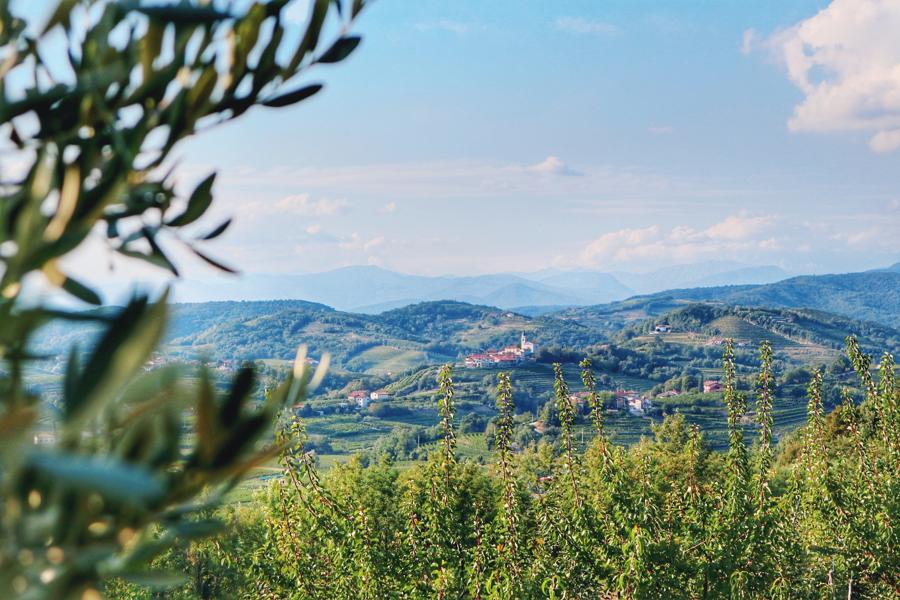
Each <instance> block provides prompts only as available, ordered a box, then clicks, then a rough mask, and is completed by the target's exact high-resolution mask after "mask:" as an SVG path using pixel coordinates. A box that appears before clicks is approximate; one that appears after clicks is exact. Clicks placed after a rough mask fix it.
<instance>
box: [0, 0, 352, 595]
mask: <svg viewBox="0 0 900 600" xmlns="http://www.w3.org/2000/svg"><path fill="white" fill-rule="evenodd" d="M9 4H10V3H8V2H5V1H3V2H0V123H2V127H0V131H2V135H3V136H4V138H5V142H4V145H5V146H6V147H7V148H10V149H11V151H10V152H8V153H7V154H6V156H4V159H6V158H7V157H8V158H9V160H8V161H6V164H4V165H3V166H4V167H6V168H5V169H4V170H3V171H2V172H0V176H2V181H0V359H2V360H3V365H2V367H0V498H2V502H0V597H4V598H7V597H14V596H23V597H29V598H63V597H69V596H70V595H74V596H79V595H81V594H85V595H86V596H85V597H90V596H91V595H92V594H95V593H96V590H97V589H99V588H100V587H101V586H102V582H103V581H104V580H107V579H109V578H110V577H114V576H121V577H128V578H132V579H134V580H136V581H137V580H139V581H141V582H143V583H147V584H162V583H165V582H168V581H169V580H170V578H167V577H159V578H156V579H154V578H152V577H149V576H148V575H147V574H146V573H142V572H141V569H142V568H143V566H144V565H146V564H147V562H148V561H149V560H150V559H151V558H152V557H153V556H155V555H157V554H159V553H160V552H162V551H163V550H165V549H166V548H167V547H169V546H171V545H173V544H175V543H179V544H180V543H185V542H188V541H190V540H193V539H196V538H199V537H203V536H206V535H210V534H212V533H214V532H215V531H216V530H217V525H216V524H215V523H214V522H212V521H203V520H200V521H198V520H196V519H195V518H194V515H196V514H197V513H198V511H202V510H203V509H206V508H207V507H209V506H211V505H214V504H215V503H216V501H217V500H218V499H220V498H221V495H222V493H224V491H226V490H227V489H228V488H229V486H231V485H233V484H234V482H235V481H237V479H238V478H240V477H241V475H243V474H244V473H246V471H247V470H248V469H250V468H252V467H253V466H254V465H257V464H259V463H260V462H262V461H265V460H268V459H269V458H271V457H274V456H275V455H276V454H277V453H278V450H279V448H280V446H279V445H277V444H275V445H273V444H263V445H262V446H260V445H259V443H261V442H263V437H264V436H265V435H267V433H268V432H269V431H270V430H271V428H270V424H271V422H272V420H273V419H274V417H275V415H276V413H278V411H280V410H281V408H282V407H283V406H284V405H285V404H287V403H292V402H296V401H297V400H298V399H300V398H302V397H303V394H304V393H305V391H306V389H307V383H310V382H308V381H307V379H308V378H309V376H308V374H307V373H305V371H304V366H305V365H304V364H303V363H300V364H297V365H295V370H294V373H293V375H292V376H290V377H289V378H288V380H287V381H286V382H284V383H283V384H282V385H281V386H280V387H279V388H278V389H277V390H276V391H274V392H273V393H272V394H270V396H269V398H268V400H267V401H266V402H264V403H262V405H260V406H253V404H254V402H253V401H252V397H253V390H254V375H253V372H252V371H250V370H248V369H244V370H241V371H240V372H239V373H238V374H237V375H236V376H235V378H234V379H233V381H232V382H231V385H230V388H229V390H228V391H227V392H224V393H220V392H218V391H217V386H216V385H215V384H214V382H213V380H212V376H211V375H210V374H209V373H208V372H207V371H205V370H203V369H201V371H200V373H199V374H196V380H197V381H196V383H191V382H189V381H188V378H189V377H190V376H192V375H193V374H189V373H186V372H185V371H184V370H183V369H181V368H179V367H166V368H164V369H159V370H156V371H153V372H151V373H147V374H143V373H142V369H143V366H144V364H145V362H146V361H147V359H148V358H149V356H150V353H151V352H152V351H153V350H154V348H155V347H156V346H157V344H158V343H159V341H160V339H161V336H162V334H163V331H164V327H165V323H166V318H165V317H166V312H167V307H166V296H165V295H163V296H162V297H161V298H159V299H158V300H157V301H156V302H152V303H151V302H150V301H148V299H147V298H146V297H135V298H134V299H133V300H131V301H130V302H129V303H128V304H127V306H125V307H124V308H121V309H118V308H105V309H102V310H96V311H91V312H81V311H70V310H59V309H55V310H51V309H49V308H45V307H43V306H40V305H38V306H35V305H34V304H33V303H32V304H26V303H25V302H24V301H23V299H22V296H23V285H24V284H25V282H26V280H27V279H30V278H31V276H32V275H34V274H38V273H39V274H41V275H43V278H44V279H45V280H46V282H47V283H49V284H50V285H51V286H56V287H58V288H59V289H60V290H62V291H63V292H64V293H66V294H68V295H71V296H73V297H74V298H77V299H78V300H81V301H83V302H86V303H88V304H94V305H97V304H100V303H101V299H100V297H99V295H98V294H97V293H96V292H95V291H94V290H92V289H91V288H90V287H88V285H86V284H85V283H83V282H80V281H77V280H76V279H74V278H73V277H72V276H71V275H70V274H69V273H67V272H66V270H65V267H64V266H63V265H64V259H65V258H66V257H67V256H68V255H70V254H71V253H72V252H73V251H74V250H76V249H77V248H79V247H80V246H82V245H83V244H85V243H86V242H87V241H88V240H89V238H92V237H93V238H97V239H99V240H100V241H101V242H102V243H103V244H105V245H106V247H107V248H108V249H109V250H110V251H111V252H113V253H115V254H118V255H121V256H124V257H127V258H130V259H139V260H143V261H147V262H149V263H150V264H152V265H155V266H158V267H162V268H164V269H166V270H168V271H170V272H171V273H172V274H174V275H176V276H177V275H178V272H179V269H178V267H177V266H176V264H175V262H174V260H173V259H172V254H171V247H172V246H173V244H178V245H180V246H182V247H184V248H186V249H187V250H188V251H191V252H193V253H194V254H195V255H196V256H197V257H199V258H200V259H202V260H204V261H206V262H207V263H209V264H210V265H212V266H213V267H217V268H220V269H223V270H226V271H227V270H230V268H229V267H226V266H225V265H222V264H221V263H220V262H219V261H218V260H216V259H214V258H212V257H210V256H209V255H208V254H207V252H206V251H205V250H203V249H202V246H203V245H204V244H205V243H206V242H208V241H210V240H212V239H214V238H216V237H218V236H219V235H221V234H222V233H223V232H224V231H225V230H226V229H227V228H228V225H229V223H230V220H226V221H224V222H221V223H219V224H217V225H214V226H213V227H212V228H211V229H198V226H199V225H200V223H201V220H202V217H204V215H206V214H207V212H208V209H209V208H210V206H211V204H212V200H213V187H214V181H215V175H214V174H212V175H209V176H207V177H206V178H204V179H203V180H202V181H201V182H200V183H199V184H197V185H196V187H194V189H193V190H192V191H190V192H189V193H187V194H182V193H181V191H180V190H179V189H177V187H176V185H175V174H176V171H177V169H176V168H175V162H174V161H173V159H172V153H173V151H174V150H175V149H176V148H177V147H178V144H179V142H181V141H183V140H185V139H186V138H188V137H191V136H193V135H195V134H197V133H199V132H202V131H204V130H206V129H208V128H209V127H211V126H214V125H216V124H219V123H223V122H226V121H230V120H233V119H236V118H238V117H240V116H241V115H243V114H244V113H246V112H247V111H248V110H250V109H251V108H253V107H256V106H261V107H272V108H280V107H285V106H289V105H292V104H295V103H298V102H301V101H303V100H306V99H308V98H310V97H311V96H313V95H314V94H316V93H317V92H319V90H320V89H321V88H322V86H321V84H319V83H305V82H302V81H301V78H302V76H303V74H304V73H305V72H306V71H307V70H308V69H309V68H310V67H312V66H314V65H319V64H332V63H336V62H340V61H341V60H343V59H344V58H346V57H347V56H348V55H349V54H350V53H351V52H352V51H353V50H354V49H355V48H356V46H357V45H358V43H359V38H358V37H357V36H353V35H349V34H347V31H348V30H349V28H350V26H351V25H352V23H353V21H354V19H355V18H356V16H357V15H358V14H359V12H360V10H361V9H362V8H363V1H362V0H352V1H349V2H347V3H346V5H344V3H342V2H339V1H335V0H314V1H313V2H311V4H310V10H309V16H308V19H307V21H306V23H305V25H303V26H296V27H295V26H291V25H289V24H288V23H287V22H286V11H287V10H288V8H289V7H290V6H291V4H292V2H291V0H259V1H256V2H250V3H247V2H236V1H235V2H232V1H227V2H217V3H209V2H205V1H202V0H183V1H180V2H168V3H165V2H163V3H161V2H150V1H142V0H129V1H123V2H108V1H103V0H60V1H59V2H58V3H57V4H56V7H55V10H53V11H52V13H51V16H50V18H49V20H48V21H47V22H46V23H44V24H38V23H26V22H25V21H24V20H23V19H21V18H19V17H17V16H16V15H15V14H14V12H13V10H12V9H11V8H10V6H9ZM328 22H337V23H338V25H339V26H338V27H336V28H335V27H328V26H327V23H328ZM326 30H336V31H337V33H336V35H335V36H334V37H332V38H331V39H326V35H324V32H325V31H326ZM53 319H64V320H70V321H71V320H91V321H94V322H96V323H97V324H98V325H99V326H100V328H101V330H102V332H101V334H100V336H99V341H98V342H97V343H96V345H95V347H94V348H93V350H92V351H91V352H90V353H88V354H86V355H85V354H83V353H82V351H81V350H80V349H78V348H72V349H70V352H69V358H68V363H67V367H66V374H65V382H64V386H63V388H64V389H63V394H62V395H63V402H62V410H61V414H60V416H59V418H58V423H57V424H56V431H57V434H58V435H57V440H56V443H55V444H54V445H53V446H52V447H49V448H47V447H36V446H34V445H33V444H32V433H33V430H34V427H35V424H36V423H37V421H38V419H39V417H40V416H41V413H42V411H44V410H46V406H45V405H44V404H43V401H42V399H41V398H39V397H36V396H35V395H34V394H33V393H31V392H30V391H29V389H28V387H27V385H26V380H27V378H26V375H27V369H28V367H29V365H30V364H31V362H32V361H34V360H36V359H38V358H40V357H36V356H33V355H32V354H31V353H30V351H29V348H30V345H31V342H32V340H33V338H34V337H35V335H36V334H37V333H38V332H39V330H40V328H41V326H42V325H43V324H45V323H47V322H48V321H50V320H53ZM320 376H321V373H320V374H319V375H318V376H317V378H316V379H318V378H319V377H320ZM312 383H315V380H314V381H313V382H312Z"/></svg>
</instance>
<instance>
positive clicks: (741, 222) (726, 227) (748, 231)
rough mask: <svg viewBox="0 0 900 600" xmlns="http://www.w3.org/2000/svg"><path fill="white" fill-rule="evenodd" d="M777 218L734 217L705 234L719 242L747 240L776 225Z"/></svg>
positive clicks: (741, 215) (714, 226)
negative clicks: (773, 224)
mask: <svg viewBox="0 0 900 600" xmlns="http://www.w3.org/2000/svg"><path fill="white" fill-rule="evenodd" d="M774 221H775V217H773V216H772V215H764V216H758V217H751V216H747V215H746V214H739V215H733V216H730V217H728V218H727V219H725V220H724V221H721V222H720V223H716V224H715V225H712V226H711V227H708V228H707V229H706V230H704V232H703V233H704V234H705V235H706V236H707V237H709V238H712V239H714V240H715V239H718V240H746V239H749V238H751V237H753V236H754V235H756V234H757V233H759V232H760V231H761V230H763V229H765V228H766V227H768V226H770V225H771V224H772V223H774Z"/></svg>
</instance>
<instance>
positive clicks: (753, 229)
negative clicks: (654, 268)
mask: <svg viewBox="0 0 900 600" xmlns="http://www.w3.org/2000/svg"><path fill="white" fill-rule="evenodd" d="M774 222H775V217H774V216H749V215H746V214H738V215H733V216H730V217H728V218H726V219H724V220H722V221H720V222H718V223H714V224H713V225H710V226H709V227H707V228H706V229H702V230H698V229H694V228H693V227H689V226H686V225H677V226H673V227H671V228H669V229H668V230H664V229H663V228H661V227H660V226H658V225H652V226H649V227H644V228H637V229H634V228H629V229H621V230H618V231H612V232H609V233H604V234H603V235H601V236H600V237H598V238H596V239H594V240H592V241H590V242H589V243H588V244H587V245H586V246H585V247H584V249H583V250H582V252H581V260H580V262H581V264H582V265H583V266H589V267H602V266H608V265H612V264H619V265H623V264H629V263H636V262H657V263H658V262H664V263H670V262H673V261H674V262H688V261H694V260H699V259H704V258H717V259H718V258H722V257H725V256H730V255H734V254H740V253H742V252H749V251H762V252H772V251H775V250H777V249H779V248H780V247H781V245H780V241H779V240H778V239H777V238H775V237H771V236H770V237H766V238H761V235H760V234H762V233H764V232H765V231H766V230H767V229H768V228H769V226H771V225H772V224H773V223H774Z"/></svg>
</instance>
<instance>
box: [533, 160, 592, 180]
mask: <svg viewBox="0 0 900 600" xmlns="http://www.w3.org/2000/svg"><path fill="white" fill-rule="evenodd" d="M527 170H528V171H530V172H532V173H538V174H540V175H562V176H565V177H578V176H581V175H583V173H581V172H580V171H576V170H575V169H573V168H572V167H570V166H569V165H567V164H566V163H564V162H563V161H562V160H560V159H559V158H558V157H556V156H548V157H547V158H545V159H544V160H542V161H541V162H539V163H537V164H534V165H530V166H529V167H527Z"/></svg>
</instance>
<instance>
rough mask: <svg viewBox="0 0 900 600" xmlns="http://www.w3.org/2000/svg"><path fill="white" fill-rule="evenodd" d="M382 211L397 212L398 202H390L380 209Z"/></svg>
mask: <svg viewBox="0 0 900 600" xmlns="http://www.w3.org/2000/svg"><path fill="white" fill-rule="evenodd" d="M378 212H380V213H395V212H397V203H396V202H388V203H387V204H385V205H384V206H382V207H381V208H380V209H378Z"/></svg>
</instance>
